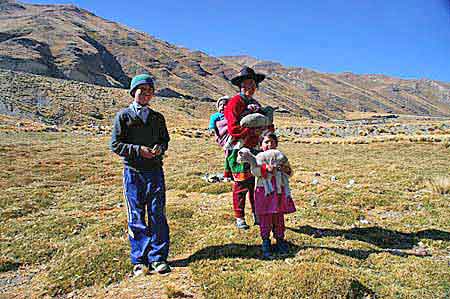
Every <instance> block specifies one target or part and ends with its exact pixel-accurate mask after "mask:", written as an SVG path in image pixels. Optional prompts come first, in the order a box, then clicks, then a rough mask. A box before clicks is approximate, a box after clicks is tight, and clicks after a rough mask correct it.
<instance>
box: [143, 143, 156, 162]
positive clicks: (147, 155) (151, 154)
mask: <svg viewBox="0 0 450 299" xmlns="http://www.w3.org/2000/svg"><path fill="white" fill-rule="evenodd" d="M141 156H142V157H144V158H146V159H153V158H154V157H156V154H155V153H154V152H153V150H152V149H151V148H149V147H147V146H141Z"/></svg>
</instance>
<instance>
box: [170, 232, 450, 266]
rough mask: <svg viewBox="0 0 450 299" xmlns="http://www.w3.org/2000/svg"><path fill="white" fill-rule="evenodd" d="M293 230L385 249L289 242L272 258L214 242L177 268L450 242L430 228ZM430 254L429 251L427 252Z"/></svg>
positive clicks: (354, 254)
mask: <svg viewBox="0 0 450 299" xmlns="http://www.w3.org/2000/svg"><path fill="white" fill-rule="evenodd" d="M287 229H289V230H291V231H293V232H296V233H300V234H306V235H310V236H313V237H316V238H324V237H344V238H345V239H348V240H358V241H363V242H366V243H370V244H374V245H376V246H378V247H380V248H382V249H344V248H337V247H329V246H315V245H304V246H299V245H296V244H294V243H291V242H288V244H289V252H288V253H287V254H283V255H280V254H274V255H273V257H272V258H271V259H264V258H263V257H262V253H261V249H260V248H261V246H260V245H247V244H238V243H231V244H224V245H213V246H208V247H205V248H203V249H200V250H198V251H196V252H195V253H193V254H192V255H190V256H189V257H187V258H185V259H179V260H175V261H172V263H171V264H172V265H173V266H174V267H186V266H187V265H189V264H190V263H192V262H195V261H199V260H217V259H222V258H242V259H258V260H279V259H286V258H292V257H294V256H296V255H297V253H298V252H299V251H302V250H306V249H318V250H328V251H333V252H335V253H338V254H342V255H346V256H349V257H351V258H356V259H360V260H363V259H367V258H368V257H369V256H370V255H371V254H378V253H389V254H392V255H397V256H402V257H406V256H419V257H423V256H424V254H420V253H415V252H405V251H402V250H401V249H413V248H414V247H415V246H416V245H418V243H419V241H420V239H432V240H443V241H450V233H449V232H446V231H441V230H435V229H428V230H422V231H419V232H415V233H402V232H398V231H393V230H388V229H384V228H380V227H367V228H351V229H345V230H343V229H327V228H315V227H312V226H308V225H307V226H301V227H298V228H289V227H288V228H287ZM425 255H426V254H425Z"/></svg>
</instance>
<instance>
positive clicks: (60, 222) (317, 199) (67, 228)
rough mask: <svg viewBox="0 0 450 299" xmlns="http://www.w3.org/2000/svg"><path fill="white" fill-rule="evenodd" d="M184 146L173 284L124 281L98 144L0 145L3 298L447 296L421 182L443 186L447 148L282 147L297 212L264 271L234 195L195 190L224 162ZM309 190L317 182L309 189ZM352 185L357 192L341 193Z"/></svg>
mask: <svg viewBox="0 0 450 299" xmlns="http://www.w3.org/2000/svg"><path fill="white" fill-rule="evenodd" d="M172 125H174V124H172ZM174 128H175V125H174ZM187 129H189V130H187V131H186V132H188V131H192V132H194V131H195V130H198V131H200V132H202V130H201V129H200V128H196V127H195V126H192V127H187ZM179 130H180V131H181V129H179ZM188 135H189V134H186V135H182V134H175V133H174V134H173V140H172V141H171V143H170V149H169V152H168V155H167V158H166V160H165V170H166V179H167V189H168V192H167V197H168V203H167V215H168V218H169V223H170V227H171V238H172V247H171V256H170V261H171V263H172V266H173V267H174V273H172V274H171V275H169V276H165V277H163V278H161V277H158V276H152V275H150V276H145V277H142V278H139V279H131V278H130V277H129V276H128V275H129V273H130V271H131V266H130V265H129V261H128V250H129V248H128V246H129V245H128V241H127V238H126V214H125V211H124V207H123V199H122V186H121V169H122V166H121V163H120V161H119V159H118V158H117V157H115V156H114V155H112V154H111V153H110V152H109V150H108V148H107V143H108V137H96V136H82V135H79V134H72V133H61V132H56V133H45V132H13V131H9V132H8V133H0V158H1V159H0V167H2V169H3V170H4V171H3V172H2V173H1V174H0V186H1V187H2V190H3V192H2V194H0V216H1V217H2V222H1V223H0V238H1V240H2V242H1V244H0V256H1V259H0V270H1V271H0V281H1V282H2V284H0V288H1V289H0V290H1V291H2V292H3V293H4V294H5V296H7V297H13V296H18V297H19V298H20V297H37V296H57V295H61V296H65V295H66V294H72V295H74V296H77V297H89V296H90V297H99V298H102V297H103V298H111V297H116V298H138V297H139V296H142V294H143V293H145V292H151V291H152V290H158V294H159V295H160V297H161V298H170V297H172V298H174V297H177V296H178V297H182V296H185V297H188V298H189V297H191V298H197V297H202V296H204V297H206V298H305V297H306V298H308V297H309V298H345V297H349V298H361V297H364V296H366V298H375V296H377V297H378V298H445V296H446V294H448V293H449V290H450V285H449V281H450V273H449V271H448V263H449V261H450V260H449V254H450V252H449V248H450V225H449V223H448V219H449V217H450V214H449V211H450V206H449V205H450V203H449V200H448V195H445V194H440V193H431V192H429V191H427V189H428V187H427V184H426V182H427V180H429V179H432V178H437V177H446V176H447V175H448V169H449V167H450V157H449V155H448V149H446V148H445V147H443V146H441V145H440V144H438V143H411V142H409V141H403V140H399V141H398V142H391V141H389V140H386V142H373V143H369V144H327V143H323V144H303V143H293V142H290V141H288V140H283V141H282V143H281V144H280V149H281V150H283V151H284V152H285V153H286V154H287V156H288V157H289V159H290V161H291V164H292V165H293V167H294V168H295V170H296V171H295V174H294V176H293V177H292V179H291V187H292V189H293V195H294V198H295V201H296V204H297V207H298V212H297V213H295V214H292V215H289V216H287V217H286V223H287V226H288V230H287V239H288V241H289V242H290V246H291V250H290V252H289V254H288V255H286V256H277V257H276V259H274V260H272V261H264V260H262V259H261V253H260V244H261V240H260V238H259V233H258V229H257V227H252V228H251V229H250V230H249V231H247V232H241V231H238V230H236V229H235V227H234V223H233V216H232V215H233V213H232V210H231V193H230V190H231V185H230V184H209V183H206V182H205V181H203V180H202V179H201V175H202V174H204V173H206V172H209V173H212V172H219V171H221V169H222V159H223V152H222V151H221V150H220V149H219V148H218V147H217V145H216V144H215V143H214V142H213V140H212V139H211V138H208V137H206V136H205V135H202V134H200V135H201V136H198V137H195V136H194V134H192V136H191V137H188ZM430 153H433V154H432V155H430ZM317 173H319V174H320V176H317ZM333 176H335V177H336V178H335V179H334V180H332V179H331V178H332V177H333ZM313 178H318V180H319V184H317V185H314V184H312V183H311V181H312V179H313ZM351 179H353V180H354V181H355V182H356V183H354V184H353V185H351V186H350V187H348V185H349V184H348V182H349V181H350V180H351ZM363 220H364V221H363ZM262 282H265V283H262ZM159 295H158V296H159Z"/></svg>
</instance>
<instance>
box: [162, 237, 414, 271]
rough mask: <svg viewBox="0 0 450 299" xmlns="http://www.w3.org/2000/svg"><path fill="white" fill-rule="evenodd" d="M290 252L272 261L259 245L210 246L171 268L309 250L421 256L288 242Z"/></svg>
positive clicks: (351, 254) (360, 255)
mask: <svg viewBox="0 0 450 299" xmlns="http://www.w3.org/2000/svg"><path fill="white" fill-rule="evenodd" d="M288 244H289V252H288V253H287V254H283V255H280V254H274V255H273V257H272V258H270V259H264V258H263V257H262V253H261V249H260V248H261V246H259V245H247V244H236V243H231V244H224V245H215V246H208V247H205V248H203V249H200V250H199V251H197V252H195V253H194V254H192V255H190V256H189V257H187V258H185V259H179V260H173V261H171V263H170V264H171V266H173V267H187V266H188V265H189V264H190V263H193V262H196V261H201V260H218V259H224V258H241V259H257V260H266V261H270V260H283V259H286V258H292V257H294V256H296V255H297V253H298V252H300V251H302V250H307V249H318V250H328V251H333V252H335V253H337V254H341V255H345V256H348V257H351V258H356V259H359V260H365V259H367V258H368V257H369V256H370V255H371V254H379V253H389V254H392V255H396V256H401V257H406V256H419V257H422V255H417V254H414V253H407V252H402V251H399V250H388V249H386V250H376V249H344V248H336V247H327V246H298V245H295V244H293V243H290V242H288Z"/></svg>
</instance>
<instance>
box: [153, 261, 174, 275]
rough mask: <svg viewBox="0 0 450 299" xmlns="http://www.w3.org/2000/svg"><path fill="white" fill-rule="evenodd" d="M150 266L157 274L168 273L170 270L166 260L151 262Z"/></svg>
mask: <svg viewBox="0 0 450 299" xmlns="http://www.w3.org/2000/svg"><path fill="white" fill-rule="evenodd" d="M151 266H152V269H153V270H154V271H155V272H157V273H159V274H163V273H168V272H170V271H171V269H170V266H169V264H168V263H167V262H166V261H161V262H153V263H152V264H151Z"/></svg>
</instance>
